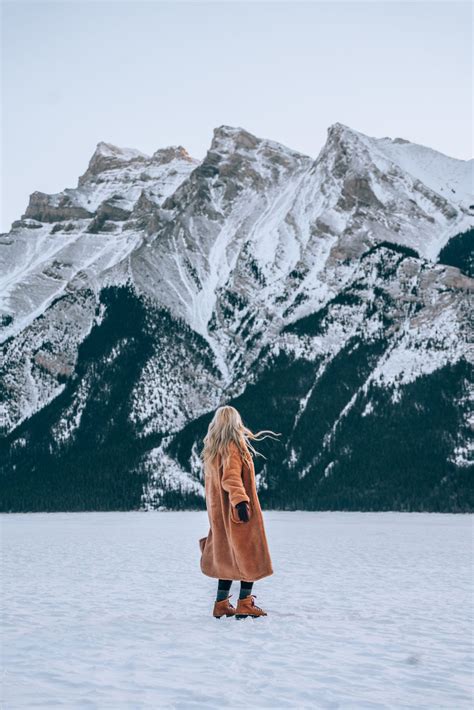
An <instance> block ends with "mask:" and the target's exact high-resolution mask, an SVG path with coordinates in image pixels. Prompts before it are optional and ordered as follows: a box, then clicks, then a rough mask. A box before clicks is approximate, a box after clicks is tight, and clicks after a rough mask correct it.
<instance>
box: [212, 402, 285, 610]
mask: <svg viewBox="0 0 474 710" xmlns="http://www.w3.org/2000/svg"><path fill="white" fill-rule="evenodd" d="M270 434H274V432H272V431H270V430H266V429H265V430H264V431H260V432H258V433H257V434H254V433H252V432H251V431H250V429H248V428H247V427H246V426H244V424H243V422H242V419H241V416H240V414H239V412H238V411H237V410H236V409H235V408H234V407H230V406H225V407H219V409H217V411H216V413H215V414H214V417H213V419H212V421H211V423H210V424H209V429H208V431H207V434H206V436H205V438H204V448H203V451H202V454H201V456H202V459H203V465H204V476H205V491H206V505H207V512H208V516H209V524H210V530H209V534H208V536H207V537H204V538H201V539H200V540H199V546H200V548H201V553H202V555H201V570H202V572H203V573H204V574H205V575H207V576H208V577H214V578H217V579H218V580H219V582H218V587H217V597H216V601H215V604H214V611H213V616H214V617H215V618H216V619H220V618H221V617H222V616H235V617H236V618H237V619H243V618H245V617H247V616H251V617H252V618H255V617H257V616H267V613H266V612H265V611H264V610H263V609H260V607H258V606H257V605H256V604H255V601H254V600H255V596H256V595H255V594H251V591H252V586H253V583H254V582H255V581H256V580H257V579H262V577H268V576H269V575H271V574H273V568H272V560H271V557H270V552H269V549H268V543H267V538H266V535H265V528H264V524H263V516H262V510H261V508H260V502H259V500H258V495H257V487H256V485H255V469H254V464H253V459H252V455H254V454H256V455H260V456H261V455H262V454H258V452H257V451H256V450H255V449H254V448H253V446H252V444H251V440H254V441H261V440H262V439H265V438H266V436H262V435H270ZM276 436H279V435H278V434H277V435H276ZM232 580H240V595H239V600H238V602H237V608H235V607H233V606H232V604H230V602H229V599H230V596H229V590H230V587H231V585H232ZM231 596H232V595H231Z"/></svg>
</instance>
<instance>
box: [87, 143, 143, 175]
mask: <svg viewBox="0 0 474 710" xmlns="http://www.w3.org/2000/svg"><path fill="white" fill-rule="evenodd" d="M147 160H150V156H149V155H147V154H146V153H142V151H141V150H136V149H135V148H119V146H116V145H113V144H112V143H106V142H105V141H100V142H99V143H97V146H96V149H95V151H94V153H93V155H92V157H91V159H90V161H89V165H88V166H87V170H86V172H85V173H84V174H83V175H81V177H80V178H79V183H78V184H79V185H83V184H84V182H87V180H89V179H91V178H92V177H95V176H96V175H99V174H100V173H102V172H105V171H106V170H112V169H114V168H120V167H123V166H124V165H125V164H126V163H132V162H146V161H147Z"/></svg>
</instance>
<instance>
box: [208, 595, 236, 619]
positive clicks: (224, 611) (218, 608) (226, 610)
mask: <svg viewBox="0 0 474 710" xmlns="http://www.w3.org/2000/svg"><path fill="white" fill-rule="evenodd" d="M231 596H232V594H231V595H230V596H229V597H227V598H226V599H221V600H220V602H215V603H214V611H213V612H212V615H213V617H214V618H215V619H220V618H221V616H234V614H235V606H232V604H231V603H230V602H229V599H230V597H231Z"/></svg>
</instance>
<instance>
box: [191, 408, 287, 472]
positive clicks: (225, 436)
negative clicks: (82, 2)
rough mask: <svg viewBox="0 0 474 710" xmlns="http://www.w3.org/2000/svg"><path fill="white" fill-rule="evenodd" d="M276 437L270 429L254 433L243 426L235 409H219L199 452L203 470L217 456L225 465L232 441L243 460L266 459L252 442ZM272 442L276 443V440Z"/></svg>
mask: <svg viewBox="0 0 474 710" xmlns="http://www.w3.org/2000/svg"><path fill="white" fill-rule="evenodd" d="M276 436H280V434H277V433H275V432H274V431H272V430H271V429H262V430H261V431H258V432H255V433H254V432H253V431H251V430H250V429H249V428H248V427H246V426H245V424H244V423H243V421H242V417H241V416H240V414H239V412H238V411H237V409H235V407H231V406H230V405H225V406H223V407H219V408H218V409H216V412H215V414H214V416H213V418H212V421H211V423H210V424H209V428H208V430H207V434H206V436H205V437H204V447H203V450H202V452H201V458H202V460H203V463H204V468H206V465H207V464H209V463H211V462H212V461H214V459H215V458H216V456H217V455H218V454H220V455H221V457H222V460H223V462H224V463H227V462H228V459H229V455H230V444H231V442H232V441H233V442H234V443H235V444H236V445H237V448H238V449H239V451H240V453H241V454H242V457H243V458H244V459H248V458H249V457H251V456H262V457H263V458H266V457H265V456H263V454H262V453H260V452H259V451H257V450H256V449H255V448H254V447H253V445H252V441H262V440H263V439H267V438H269V439H274V437H276ZM274 440H275V441H278V439H274Z"/></svg>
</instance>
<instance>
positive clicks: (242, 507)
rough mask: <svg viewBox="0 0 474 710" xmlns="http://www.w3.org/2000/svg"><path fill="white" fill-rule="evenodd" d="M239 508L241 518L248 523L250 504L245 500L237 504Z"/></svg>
mask: <svg viewBox="0 0 474 710" xmlns="http://www.w3.org/2000/svg"><path fill="white" fill-rule="evenodd" d="M235 507H236V509H237V513H238V514H239V518H240V520H241V521H242V522H243V523H248V521H249V520H250V508H249V504H248V503H247V502H246V501H245V500H243V501H242V502H241V503H237V505H236V506H235Z"/></svg>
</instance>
